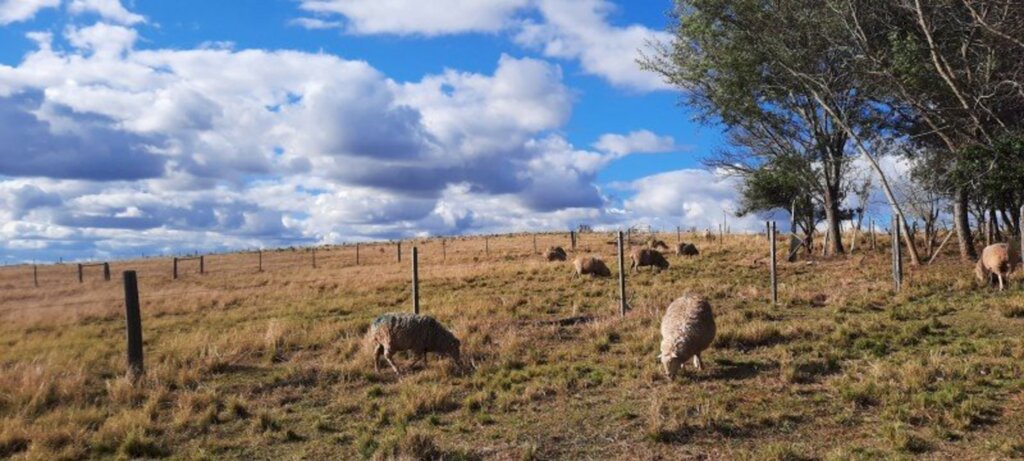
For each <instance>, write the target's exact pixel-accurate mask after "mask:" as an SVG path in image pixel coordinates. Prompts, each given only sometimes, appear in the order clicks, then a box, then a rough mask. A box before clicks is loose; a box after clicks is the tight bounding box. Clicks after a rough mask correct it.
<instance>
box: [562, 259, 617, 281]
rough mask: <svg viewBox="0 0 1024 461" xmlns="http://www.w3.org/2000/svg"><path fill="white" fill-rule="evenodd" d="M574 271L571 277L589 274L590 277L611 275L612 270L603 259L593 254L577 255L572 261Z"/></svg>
mask: <svg viewBox="0 0 1024 461" xmlns="http://www.w3.org/2000/svg"><path fill="white" fill-rule="evenodd" d="M572 265H573V267H574V268H575V271H574V272H573V277H580V276H584V275H590V276H592V277H611V276H612V271H611V270H610V269H608V266H607V265H605V263H604V261H601V259H599V258H597V257H595V256H579V257H577V258H576V260H575V261H573V262H572Z"/></svg>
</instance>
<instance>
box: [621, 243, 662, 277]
mask: <svg viewBox="0 0 1024 461" xmlns="http://www.w3.org/2000/svg"><path fill="white" fill-rule="evenodd" d="M629 260H630V264H629V269H630V270H632V271H636V272H639V271H640V268H641V267H644V266H651V270H654V268H655V267H657V268H658V269H662V270H664V269H668V260H667V259H665V257H664V256H662V254H661V252H659V251H658V250H653V249H650V248H634V249H633V252H632V253H630V254H629Z"/></svg>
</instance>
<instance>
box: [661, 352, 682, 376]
mask: <svg viewBox="0 0 1024 461" xmlns="http://www.w3.org/2000/svg"><path fill="white" fill-rule="evenodd" d="M660 359H661V366H663V367H665V376H666V377H668V379H673V378H675V377H676V373H679V369H680V368H681V367H682V366H683V361H682V360H679V356H677V355H676V354H669V355H661V356H660Z"/></svg>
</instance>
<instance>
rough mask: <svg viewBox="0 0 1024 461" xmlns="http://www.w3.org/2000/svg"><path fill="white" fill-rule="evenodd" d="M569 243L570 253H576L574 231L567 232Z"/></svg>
mask: <svg viewBox="0 0 1024 461" xmlns="http://www.w3.org/2000/svg"><path fill="white" fill-rule="evenodd" d="M569 243H570V244H571V245H572V251H576V231H569Z"/></svg>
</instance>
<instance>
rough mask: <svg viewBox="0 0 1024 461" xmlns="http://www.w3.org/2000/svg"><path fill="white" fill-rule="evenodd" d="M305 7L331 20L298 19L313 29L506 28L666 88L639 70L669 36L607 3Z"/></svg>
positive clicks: (635, 84)
mask: <svg viewBox="0 0 1024 461" xmlns="http://www.w3.org/2000/svg"><path fill="white" fill-rule="evenodd" d="M301 8H302V9H303V10H305V11H308V12H312V13H317V14H320V15H322V16H325V17H342V18H344V19H345V20H346V21H347V22H346V23H339V22H336V21H326V20H324V19H320V18H298V19H295V20H294V21H293V23H294V24H296V25H299V26H302V27H306V28H308V29H325V28H334V27H341V28H344V29H345V30H346V31H347V32H349V33H352V34H359V35H371V34H393V35H423V36H439V35H453V34H463V33H469V32H499V31H508V32H511V33H512V34H513V36H514V37H513V38H514V41H515V42H516V43H518V44H519V45H522V46H524V47H527V48H530V49H536V50H540V52H541V53H543V54H544V56H547V57H551V58H557V59H566V60H574V61H578V62H579V63H580V66H581V67H582V69H583V71H584V72H585V73H587V74H590V75H595V76H598V77H601V78H603V79H605V80H607V81H608V82H610V83H611V84H613V85H615V86H617V87H621V88H627V89H630V90H634V91H656V90H665V89H668V88H669V86H668V85H667V84H666V83H664V82H663V81H662V79H661V77H660V76H658V75H656V74H654V73H652V72H646V71H643V70H641V69H640V67H639V66H638V65H637V63H636V57H637V55H638V51H639V50H641V49H643V48H645V47H646V46H647V44H648V42H651V41H661V42H663V41H668V40H669V39H670V38H671V36H670V35H669V34H668V33H666V32H661V31H656V30H653V29H651V28H649V27H646V26H643V25H639V24H633V25H628V26H625V27H620V26H615V25H612V24H611V23H610V22H609V16H610V15H611V14H612V13H613V12H614V9H615V6H614V5H613V4H612V3H611V2H609V1H608V0H571V1H567V0H435V1H430V2H424V1H418V0H303V2H302V4H301Z"/></svg>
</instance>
